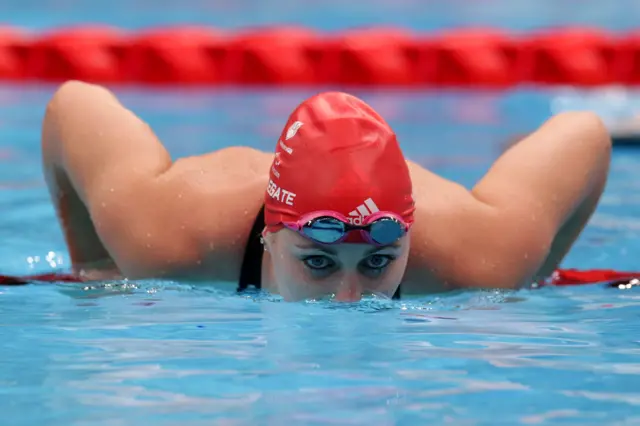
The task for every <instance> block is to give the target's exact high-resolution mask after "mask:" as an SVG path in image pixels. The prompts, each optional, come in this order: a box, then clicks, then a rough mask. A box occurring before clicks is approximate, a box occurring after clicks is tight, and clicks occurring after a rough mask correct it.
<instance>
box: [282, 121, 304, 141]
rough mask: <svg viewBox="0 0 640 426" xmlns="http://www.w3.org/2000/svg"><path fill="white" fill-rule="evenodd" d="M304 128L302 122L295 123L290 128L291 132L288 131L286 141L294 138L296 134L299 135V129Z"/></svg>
mask: <svg viewBox="0 0 640 426" xmlns="http://www.w3.org/2000/svg"><path fill="white" fill-rule="evenodd" d="M300 127H302V122H301V121H296V122H295V123H293V124H292V125H291V127H289V130H287V136H286V137H285V140H287V141H288V140H289V139H291V138H292V137H294V136H295V135H296V133H298V129H299V128H300Z"/></svg>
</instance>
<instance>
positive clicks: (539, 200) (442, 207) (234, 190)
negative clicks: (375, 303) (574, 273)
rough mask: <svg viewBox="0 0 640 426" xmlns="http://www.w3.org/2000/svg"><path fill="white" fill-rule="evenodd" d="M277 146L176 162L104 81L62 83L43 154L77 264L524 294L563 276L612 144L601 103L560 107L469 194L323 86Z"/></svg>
mask: <svg viewBox="0 0 640 426" xmlns="http://www.w3.org/2000/svg"><path fill="white" fill-rule="evenodd" d="M424 142H425V143H438V141H437V140H434V139H429V137H428V136H427V135H425V141H424ZM274 147H275V153H265V152H260V151H258V150H255V149H252V148H247V147H241V146H235V147H229V148H225V149H222V150H220V151H217V152H211V153H208V154H205V155H200V156H194V157H188V158H181V159H178V160H176V161H172V159H171V157H170V156H169V154H168V152H167V150H166V149H165V147H164V146H163V145H162V143H161V142H160V141H159V140H158V138H157V137H156V136H155V135H154V133H153V131H152V130H151V129H150V128H149V126H148V125H146V124H145V123H144V122H143V121H142V120H141V119H140V118H138V117H137V116H136V115H135V114H134V113H133V112H131V111H130V110H128V109H126V108H125V107H124V106H123V105H122V104H121V103H120V102H119V101H118V100H117V98H116V97H115V96H114V95H113V94H112V93H111V92H109V91H108V90H107V89H105V88H103V87H100V86H96V85H92V84H87V83H82V82H77V81H72V82H67V83H65V84H63V85H62V86H61V87H60V88H59V89H58V90H57V91H56V93H55V94H54V96H53V98H52V99H51V100H50V102H49V104H48V105H47V109H46V114H45V118H44V123H43V129H42V155H43V164H44V172H45V178H46V181H47V184H48V187H49V190H50V194H51V197H52V200H53V202H54V204H55V207H56V211H57V214H58V216H59V218H60V222H61V226H62V228H63V231H64V235H65V238H66V241H67V244H68V250H69V253H70V256H71V259H72V263H73V270H74V272H75V273H76V274H78V275H79V276H81V277H83V279H85V280H93V279H106V278H116V277H127V278H131V279H139V278H168V279H180V280H193V281H200V280H206V281H227V282H229V281H231V282H234V283H239V289H240V290H243V289H245V288H248V287H251V286H255V287H257V288H262V289H264V290H266V291H268V292H271V293H274V294H279V295H281V296H282V297H283V298H284V299H285V300H287V301H298V300H304V299H312V298H321V297H325V296H329V297H333V299H334V300H337V301H358V300H360V298H361V297H362V295H364V294H378V295H385V296H387V297H392V296H394V295H396V296H397V295H398V294H399V291H401V292H402V294H424V293H429V292H440V291H447V290H452V289H459V288H517V287H519V286H522V285H527V284H529V283H531V282H532V281H537V280H540V279H544V278H546V277H548V276H549V275H550V274H552V272H553V271H554V270H555V269H556V268H557V267H558V264H559V263H560V261H561V260H562V259H563V257H564V256H565V254H566V253H567V251H568V250H569V249H570V247H571V246H572V244H573V242H574V241H575V239H576V238H577V237H578V235H579V234H580V233H581V231H582V229H583V227H584V226H585V224H586V223H587V221H588V220H589V218H590V216H591V215H592V213H593V211H594V209H595V207H596V205H597V203H598V200H599V198H600V196H601V193H602V191H603V188H604V186H605V183H606V178H607V174H608V168H609V162H610V153H611V140H610V137H609V135H608V133H607V130H606V129H605V127H604V125H603V123H602V121H601V120H600V119H599V118H598V117H597V116H596V115H595V114H593V113H589V112H563V113H560V114H557V115H556V116H554V117H553V118H551V119H550V120H548V121H547V122H545V123H544V124H542V125H541V127H540V128H539V129H537V130H536V131H535V132H533V133H532V134H531V135H529V136H528V137H525V138H523V139H522V140H520V141H519V142H518V143H517V144H515V145H513V146H511V147H510V148H509V149H508V150H507V151H506V152H504V153H503V154H502V155H501V156H500V157H499V158H498V159H497V160H496V161H495V163H494V164H493V165H492V167H491V168H490V170H489V171H488V172H487V173H486V175H485V176H484V177H483V178H482V179H481V180H480V181H479V182H477V184H476V185H475V186H474V187H473V188H472V189H470V190H469V189H466V188H464V187H463V186H461V185H459V184H457V183H455V182H452V181H449V180H447V179H444V178H442V177H440V176H438V175H436V174H434V173H432V172H430V171H429V170H427V169H425V168H423V167H421V166H419V165H418V164H415V163H413V162H411V161H407V160H406V159H405V158H404V156H403V153H402V151H401V148H400V145H399V143H398V141H397V140H396V135H395V133H394V132H393V130H392V129H391V128H390V127H389V126H388V124H387V123H386V122H385V121H384V119H383V118H382V117H380V116H379V115H378V114H377V113H376V112H375V111H374V110H373V109H372V108H371V107H370V106H368V105H367V104H366V103H364V102H363V101H361V100H360V99H358V98H356V97H354V96H350V95H348V94H345V93H340V92H326V93H321V94H318V95H316V96H313V97H311V98H309V99H307V100H305V101H304V102H302V103H301V104H300V105H299V106H298V107H297V108H296V109H295V110H294V111H293V112H292V114H291V115H290V116H289V118H288V121H287V122H286V123H285V125H284V127H283V131H282V133H281V135H280V136H279V137H277V135H274Z"/></svg>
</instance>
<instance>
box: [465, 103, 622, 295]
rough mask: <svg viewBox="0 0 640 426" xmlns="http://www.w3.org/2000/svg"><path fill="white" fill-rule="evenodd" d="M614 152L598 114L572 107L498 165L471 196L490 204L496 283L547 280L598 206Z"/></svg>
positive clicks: (488, 233) (489, 248)
mask: <svg viewBox="0 0 640 426" xmlns="http://www.w3.org/2000/svg"><path fill="white" fill-rule="evenodd" d="M610 155H611V139H610V137H609V134H608V132H607V129H606V128H605V126H604V124H603V123H602V121H601V120H600V119H599V118H598V117H597V116H596V115H595V114H592V113H590V112H566V113H562V114H558V115H557V116H555V117H553V118H551V119H550V120H548V121H547V122H546V123H544V124H543V125H542V126H541V127H540V128H539V129H538V130H537V131H536V132H534V133H533V134H531V135H530V136H528V137H526V138H524V139H522V140H521V141H519V142H518V143H517V144H515V145H513V146H512V147H510V148H509V149H508V150H507V151H506V152H505V153H504V154H503V155H502V156H501V157H500V158H499V159H498V160H497V161H496V162H495V164H494V165H493V166H492V167H491V169H490V170H489V172H488V173H487V174H486V175H485V177H484V178H483V179H482V180H481V181H480V182H479V183H478V184H477V185H476V186H475V187H474V188H473V190H472V194H473V195H474V197H475V198H476V199H477V200H479V201H480V202H481V203H482V204H483V205H485V206H487V207H488V209H487V211H486V215H485V216H486V217H485V224H484V225H483V226H484V231H483V232H484V237H483V238H485V239H486V241H487V244H486V246H485V248H484V250H485V251H486V253H487V256H490V257H491V258H493V259H494V260H495V262H494V265H495V264H496V263H497V264H498V265H500V270H501V271H500V274H498V275H501V276H502V277H503V278H502V282H499V283H497V284H498V285H496V286H499V287H510V286H513V285H514V284H523V283H526V282H527V281H529V280H530V279H531V278H533V279H536V278H543V277H545V276H548V274H550V273H551V272H552V271H553V270H554V269H555V268H556V267H557V265H558V264H559V262H560V261H561V260H562V258H563V257H564V256H565V254H566V253H567V251H568V250H569V248H570V247H571V245H572V244H573V242H574V241H575V239H576V238H577V237H578V235H579V234H580V232H581V230H582V229H583V227H584V225H585V224H586V222H587V221H588V220H589V218H590V216H591V214H592V213H593V211H594V210H595V208H596V205H597V203H598V200H599V198H600V195H601V193H602V191H603V189H604V186H605V184H606V180H607V174H608V170H609V162H610ZM514 253H515V255H514ZM506 259H508V260H509V261H508V262H507V260H506Z"/></svg>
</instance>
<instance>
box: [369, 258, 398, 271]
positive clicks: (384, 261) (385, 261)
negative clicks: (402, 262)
mask: <svg viewBox="0 0 640 426" xmlns="http://www.w3.org/2000/svg"><path fill="white" fill-rule="evenodd" d="M395 259H396V258H395V256H391V255H389V254H374V255H372V256H369V257H367V258H366V259H365V260H364V261H363V265H362V266H363V267H364V268H366V269H368V270H370V271H371V272H382V270H383V269H384V268H386V267H387V266H389V264H390V263H391V262H393V261H394V260H395Z"/></svg>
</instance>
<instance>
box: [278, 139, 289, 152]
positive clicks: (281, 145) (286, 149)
mask: <svg viewBox="0 0 640 426" xmlns="http://www.w3.org/2000/svg"><path fill="white" fill-rule="evenodd" d="M278 143H280V148H282V149H283V150H284V151H285V152H286V153H287V154H289V155H291V154H293V148H291V147H290V146H287V145H285V144H284V142H282V141H281V140H280V141H278Z"/></svg>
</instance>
